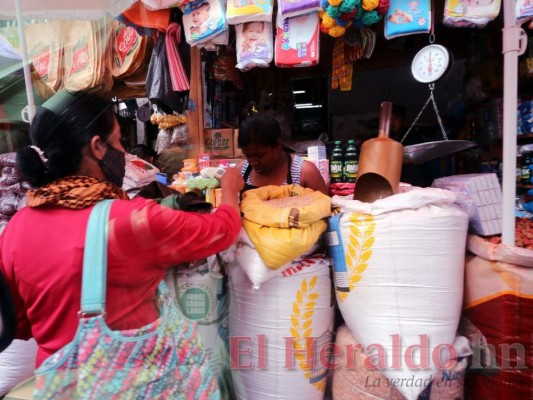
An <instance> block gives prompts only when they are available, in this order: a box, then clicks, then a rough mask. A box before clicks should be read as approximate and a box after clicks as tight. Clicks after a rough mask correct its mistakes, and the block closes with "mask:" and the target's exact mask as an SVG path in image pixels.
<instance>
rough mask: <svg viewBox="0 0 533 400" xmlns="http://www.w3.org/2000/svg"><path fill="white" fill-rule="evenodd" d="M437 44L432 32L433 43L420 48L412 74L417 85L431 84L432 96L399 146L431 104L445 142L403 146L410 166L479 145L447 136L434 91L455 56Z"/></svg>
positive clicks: (405, 158)
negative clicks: (436, 83) (418, 83)
mask: <svg viewBox="0 0 533 400" xmlns="http://www.w3.org/2000/svg"><path fill="white" fill-rule="evenodd" d="M434 41H435V34H434V33H431V34H430V39H429V43H430V44H429V45H427V46H425V47H423V48H422V49H420V50H419V51H418V53H416V55H415V57H414V58H413V62H412V64H411V73H412V75H413V77H414V78H415V79H416V80H417V81H418V82H421V83H427V84H428V86H429V97H428V99H427V100H426V103H425V104H424V106H423V107H422V109H421V110H420V112H419V113H418V115H417V116H416V118H415V119H414V121H413V123H412V124H411V126H410V127H409V129H408V130H407V132H406V133H405V135H404V136H403V137H402V139H401V141H400V143H402V142H403V141H404V140H405V139H406V138H407V136H408V135H409V133H410V132H411V130H412V129H413V127H414V126H415V125H416V123H417V122H418V120H419V119H420V116H421V115H422V113H423V112H424V110H425V109H426V107H427V106H428V105H429V103H432V105H433V109H434V111H435V115H436V117H437V121H438V123H439V127H440V130H441V133H442V136H443V138H444V140H436V141H432V142H426V143H419V144H414V145H410V146H404V148H403V161H404V162H407V163H411V164H422V163H425V162H426V161H429V160H433V159H435V158H439V157H442V156H445V155H448V154H452V153H455V152H458V151H461V150H466V149H468V148H471V147H474V146H476V143H474V142H471V141H468V140H450V139H448V135H447V134H446V130H445V129H444V125H443V123H442V119H441V117H440V113H439V109H438V107H437V102H436V101H435V94H434V90H435V82H436V81H438V80H439V79H441V78H442V77H443V76H444V75H445V74H446V73H447V72H448V71H449V70H450V69H451V65H452V55H451V53H450V52H449V51H448V49H447V48H446V47H444V46H442V45H440V44H435V43H434Z"/></svg>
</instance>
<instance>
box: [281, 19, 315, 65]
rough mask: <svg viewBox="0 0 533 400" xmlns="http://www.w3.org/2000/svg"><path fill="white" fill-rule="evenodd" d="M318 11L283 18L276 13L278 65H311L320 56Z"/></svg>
mask: <svg viewBox="0 0 533 400" xmlns="http://www.w3.org/2000/svg"><path fill="white" fill-rule="evenodd" d="M319 26H320V25H319V18H318V13H316V12H313V13H310V14H305V15H300V16H297V17H291V18H285V19H284V18H283V17H282V16H281V14H280V13H279V12H278V14H277V15H276V47H275V48H276V52H275V59H274V60H275V64H276V67H311V66H313V65H316V64H318V57H319V47H318V46H319V37H320V36H319V34H320V30H319Z"/></svg>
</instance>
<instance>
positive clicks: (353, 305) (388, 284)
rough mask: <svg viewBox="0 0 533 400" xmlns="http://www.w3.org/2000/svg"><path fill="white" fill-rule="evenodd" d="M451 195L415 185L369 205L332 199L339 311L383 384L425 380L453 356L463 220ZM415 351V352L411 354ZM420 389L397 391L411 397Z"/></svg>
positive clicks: (331, 234)
mask: <svg viewBox="0 0 533 400" xmlns="http://www.w3.org/2000/svg"><path fill="white" fill-rule="evenodd" d="M455 199H456V194H455V193H453V192H450V191H447V190H443V189H435V188H424V189H422V188H417V189H412V190H410V191H408V192H406V193H400V194H397V195H394V196H390V197H387V198H384V199H381V200H377V201H375V202H373V203H362V202H360V201H357V200H351V199H348V198H341V197H338V196H335V197H333V205H334V206H337V207H339V208H340V214H337V215H335V216H334V217H331V218H330V219H329V220H328V224H329V233H328V235H327V240H328V248H329V250H330V256H331V258H332V260H333V267H334V272H335V286H336V296H337V300H338V304H339V309H340V311H341V313H342V315H343V317H344V320H345V322H346V324H347V325H348V327H349V328H350V330H351V331H352V333H353V334H354V336H355V338H356V339H357V341H358V342H359V343H361V344H362V345H363V346H369V345H371V344H375V345H376V350H375V351H376V352H377V356H376V358H375V359H374V362H375V364H376V367H377V368H379V369H380V370H381V372H382V373H383V374H384V375H385V377H387V378H388V379H405V378H410V377H411V376H413V375H414V377H415V379H422V380H426V379H427V378H429V377H431V376H435V374H436V372H437V368H438V367H439V366H440V367H442V365H445V364H446V363H447V361H448V359H449V358H450V356H451V354H449V353H450V352H451V351H452V350H450V349H451V347H452V346H451V344H452V343H453V340H454V338H455V334H456V331H457V326H458V323H459V317H460V314H461V305H462V299H463V273H464V257H465V243H466V234H467V227H468V216H467V215H466V214H465V213H464V212H463V211H461V210H460V209H459V208H458V207H457V206H455V205H454V204H453V203H454V201H455ZM415 350H416V351H415ZM423 389H424V387H405V386H404V387H399V388H398V390H399V391H400V392H401V394H402V395H403V396H404V397H406V398H407V399H409V400H414V399H416V398H417V397H418V395H419V394H420V392H421V391H422V390H423Z"/></svg>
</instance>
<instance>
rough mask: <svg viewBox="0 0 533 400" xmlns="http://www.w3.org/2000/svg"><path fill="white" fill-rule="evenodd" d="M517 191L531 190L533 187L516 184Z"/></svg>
mask: <svg viewBox="0 0 533 400" xmlns="http://www.w3.org/2000/svg"><path fill="white" fill-rule="evenodd" d="M516 187H517V189H533V185H522V184H521V183H517V184H516Z"/></svg>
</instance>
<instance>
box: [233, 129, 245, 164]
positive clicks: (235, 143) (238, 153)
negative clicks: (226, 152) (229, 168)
mask: <svg viewBox="0 0 533 400" xmlns="http://www.w3.org/2000/svg"><path fill="white" fill-rule="evenodd" d="M238 138H239V130H238V129H234V130H233V157H234V158H244V154H242V151H241V149H240V148H239V139H238Z"/></svg>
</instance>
